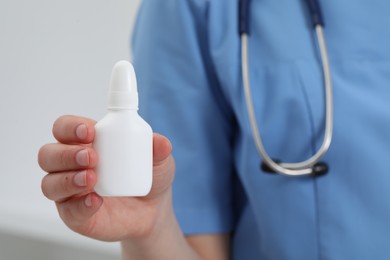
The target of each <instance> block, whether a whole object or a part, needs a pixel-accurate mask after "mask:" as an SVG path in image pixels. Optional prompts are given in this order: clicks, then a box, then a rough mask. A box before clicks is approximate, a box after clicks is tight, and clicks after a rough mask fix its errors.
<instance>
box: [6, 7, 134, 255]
mask: <svg viewBox="0 0 390 260" xmlns="http://www.w3.org/2000/svg"><path fill="white" fill-rule="evenodd" d="M138 4H139V0H130V1H125V0H114V1H99V0H98V1H96V0H95V1H93V0H83V1H76V0H68V1H59V0H37V1H31V0H0V88H1V93H0V113H1V115H0V167H1V168H0V169H1V171H0V174H1V181H0V232H3V233H5V234H13V235H14V234H17V235H18V236H21V237H29V238H32V239H40V240H42V241H52V242H53V241H54V242H56V243H57V242H58V243H62V244H63V245H71V246H76V247H83V248H87V249H93V250H97V251H99V250H103V251H107V252H111V253H112V252H114V254H117V255H118V252H119V250H118V246H117V245H113V244H107V243H102V242H97V241H93V240H90V239H86V238H83V237H81V236H79V235H77V234H74V233H72V232H71V231H69V230H68V229H67V228H66V227H65V226H64V224H63V223H62V222H61V221H60V219H59V217H58V215H57V212H56V210H55V206H54V204H53V203H52V202H50V201H48V200H47V199H46V198H44V196H43V195H42V193H41V189H40V183H41V178H42V177H43V175H44V173H43V172H42V171H41V169H40V168H39V166H38V164H37V152H38V149H39V148H40V146H42V145H43V144H44V143H48V142H53V141H54V140H53V138H52V136H51V126H52V123H53V121H54V120H55V119H56V118H57V117H58V116H60V115H63V114H76V115H83V116H87V117H91V118H94V119H99V118H101V117H102V116H103V115H104V113H105V105H106V93H107V88H108V82H109V77H110V73H111V69H112V66H113V65H114V63H115V62H116V61H118V60H122V59H127V60H129V59H130V35H131V29H132V25H133V22H134V17H135V15H136V11H137V6H138ZM0 258H1V252H0ZM1 259H3V258H1ZM58 259H59V258H58ZM91 259H92V258H91Z"/></svg>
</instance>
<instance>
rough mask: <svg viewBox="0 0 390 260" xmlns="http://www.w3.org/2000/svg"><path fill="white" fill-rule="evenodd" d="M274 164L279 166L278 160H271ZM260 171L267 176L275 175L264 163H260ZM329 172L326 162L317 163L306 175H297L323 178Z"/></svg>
mask: <svg viewBox="0 0 390 260" xmlns="http://www.w3.org/2000/svg"><path fill="white" fill-rule="evenodd" d="M273 161H274V162H275V163H277V164H279V163H280V160H273ZM260 169H261V170H262V171H263V172H264V173H269V174H276V173H277V172H276V171H275V170H273V169H272V168H271V167H270V166H268V165H267V164H266V163H265V162H264V161H262V162H261V163H260ZM328 171H329V166H328V164H327V163H326V162H317V163H316V164H314V165H313V166H312V167H311V173H308V174H306V175H299V176H307V175H309V176H313V177H320V176H324V175H326V174H327V173H328Z"/></svg>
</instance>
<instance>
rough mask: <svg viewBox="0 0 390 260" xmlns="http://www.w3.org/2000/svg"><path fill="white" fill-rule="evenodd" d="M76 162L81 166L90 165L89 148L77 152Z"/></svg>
mask: <svg viewBox="0 0 390 260" xmlns="http://www.w3.org/2000/svg"><path fill="white" fill-rule="evenodd" d="M76 162H77V163H78V165H80V166H88V165H89V155H88V151H87V150H85V149H84V150H81V151H79V152H77V153H76Z"/></svg>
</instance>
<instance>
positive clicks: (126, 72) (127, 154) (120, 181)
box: [93, 61, 153, 197]
mask: <svg viewBox="0 0 390 260" xmlns="http://www.w3.org/2000/svg"><path fill="white" fill-rule="evenodd" d="M108 95H109V98H108V112H107V114H106V116H105V117H104V118H103V119H102V120H100V121H99V122H98V123H97V124H96V126H95V130H96V135H95V141H94V144H93V146H94V148H95V150H96V152H97V153H98V157H99V162H98V165H97V167H96V173H97V184H96V186H95V191H96V192H97V193H98V194H99V195H101V196H115V197H116V196H146V195H147V194H148V193H149V191H150V189H151V186H152V167H153V166H152V163H153V162H152V159H153V158H152V157H153V150H152V149H153V148H152V146H153V144H152V138H153V132H152V128H151V127H150V126H149V125H148V123H146V122H145V121H144V120H143V119H142V118H141V117H140V116H139V115H138V91H137V80H136V76H135V72H134V68H133V66H132V65H131V64H130V63H129V62H127V61H119V62H118V63H116V64H115V66H114V68H113V70H112V75H111V82H110V89H109V94H108Z"/></svg>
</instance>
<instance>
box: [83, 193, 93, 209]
mask: <svg viewBox="0 0 390 260" xmlns="http://www.w3.org/2000/svg"><path fill="white" fill-rule="evenodd" d="M84 204H85V206H86V207H87V208H90V207H92V198H91V194H88V195H87V197H85V200H84Z"/></svg>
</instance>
